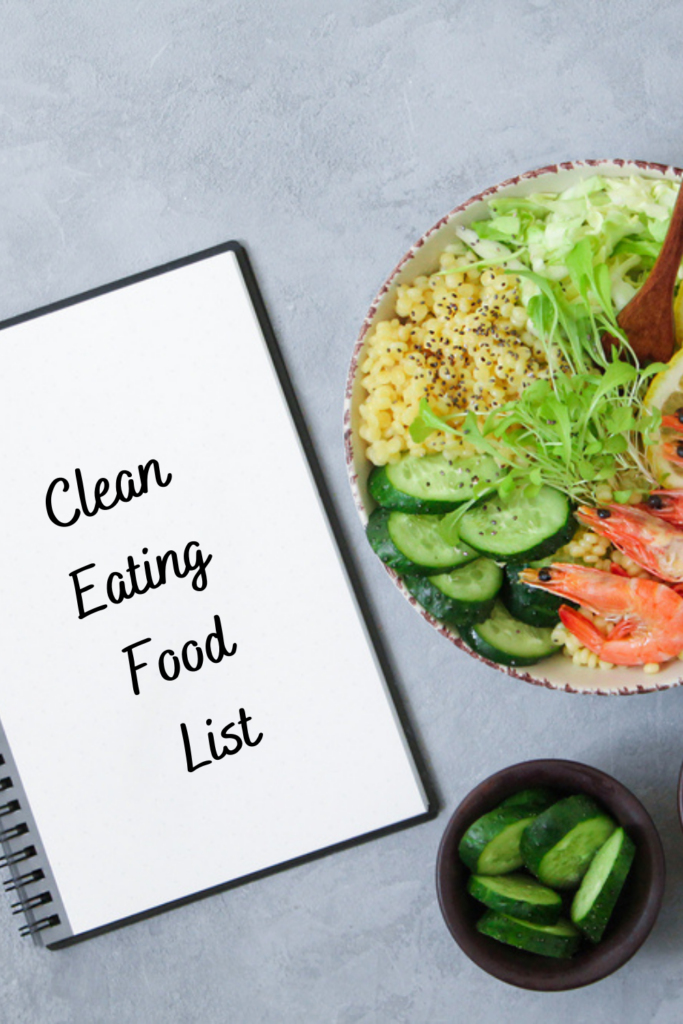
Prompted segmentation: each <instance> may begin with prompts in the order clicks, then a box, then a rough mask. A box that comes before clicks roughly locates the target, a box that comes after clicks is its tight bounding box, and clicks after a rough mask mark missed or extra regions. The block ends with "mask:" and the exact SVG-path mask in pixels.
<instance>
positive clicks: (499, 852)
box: [458, 807, 535, 875]
mask: <svg viewBox="0 0 683 1024" xmlns="http://www.w3.org/2000/svg"><path fill="white" fill-rule="evenodd" d="M534 817H535V815H534V813H533V812H529V811H528V810H527V809H526V808H525V807H497V808H496V810H495V811H490V812H489V814H485V815H484V816H483V818H479V819H478V820H477V821H475V822H474V824H473V825H470V827H469V828H468V830H467V832H465V835H464V836H463V837H462V839H461V840H460V846H459V847H458V852H459V854H460V859H461V860H462V861H463V862H464V863H465V864H466V865H467V867H468V868H469V869H470V870H471V871H474V872H475V873H476V874H480V875H505V874H507V873H508V872H509V871H516V870H517V868H521V867H522V865H523V864H524V858H523V857H522V854H521V851H520V848H519V843H520V839H521V837H522V832H523V831H524V829H525V828H526V827H527V825H529V824H530V822H532V821H533V820H534Z"/></svg>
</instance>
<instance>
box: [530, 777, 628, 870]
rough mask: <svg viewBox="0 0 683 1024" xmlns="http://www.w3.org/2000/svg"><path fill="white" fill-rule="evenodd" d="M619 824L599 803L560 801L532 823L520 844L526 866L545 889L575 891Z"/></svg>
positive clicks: (573, 798)
mask: <svg viewBox="0 0 683 1024" xmlns="http://www.w3.org/2000/svg"><path fill="white" fill-rule="evenodd" d="M616 828H617V823H616V822H615V820H614V818H612V817H611V815H609V814H606V813H605V811H604V810H603V809H602V807H600V805H599V804H598V803H596V801H595V800H593V799H591V797H589V796H584V795H583V794H578V795H576V796H568V797H565V798H564V800H558V801H557V803H555V804H553V805H552V806H551V807H549V808H548V809H547V810H546V811H542V812H541V814H539V815H538V817H537V818H535V819H534V821H533V822H530V823H529V826H528V828H526V829H525V830H524V832H523V833H522V836H521V840H520V851H521V854H522V858H523V860H524V864H525V865H526V867H527V868H528V869H529V871H531V873H532V874H534V875H536V877H537V878H538V879H539V881H541V882H543V884H544V885H549V886H551V887H552V888H554V889H575V888H576V887H577V886H578V884H579V882H580V881H581V879H582V878H583V876H584V875H585V873H586V871H587V870H588V866H589V864H590V862H591V860H592V859H593V857H594V856H595V854H596V852H597V851H598V850H599V849H600V847H601V846H602V845H603V843H605V842H606V841H607V840H608V839H609V837H610V836H611V835H612V833H613V832H614V831H615V830H616Z"/></svg>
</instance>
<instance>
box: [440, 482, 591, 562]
mask: <svg viewBox="0 0 683 1024" xmlns="http://www.w3.org/2000/svg"><path fill="white" fill-rule="evenodd" d="M577 527H578V524H577V522H576V520H575V519H574V516H573V514H572V511H571V508H570V505H569V502H568V500H567V498H566V497H565V495H564V494H562V493H561V492H560V491H556V490H555V489H554V488H553V487H545V486H544V487H541V489H540V491H539V493H538V494H537V495H536V497H534V498H525V497H524V492H523V489H522V488H518V489H517V490H516V491H514V492H513V493H512V494H511V495H510V497H509V498H507V499H506V500H505V501H503V500H502V499H500V498H498V497H493V498H488V499H487V500H486V501H485V502H483V503H482V504H481V505H475V506H474V508H471V509H469V510H468V511H467V512H465V513H464V514H463V516H462V518H461V519H460V522H459V523H458V532H459V534H460V539H461V541H462V542H463V543H464V544H469V545H470V546H471V547H473V548H475V549H476V550H477V551H481V553H482V554H483V555H489V556H490V557H491V558H496V559H499V560H500V559H502V560H504V561H505V562H515V563H517V562H529V561H534V560H535V559H537V558H545V556H546V555H550V554H552V553H553V551H557V549H558V548H559V547H562V545H563V544H566V543H567V542H568V541H569V540H571V538H572V537H573V536H574V533H575V531H576V529H577Z"/></svg>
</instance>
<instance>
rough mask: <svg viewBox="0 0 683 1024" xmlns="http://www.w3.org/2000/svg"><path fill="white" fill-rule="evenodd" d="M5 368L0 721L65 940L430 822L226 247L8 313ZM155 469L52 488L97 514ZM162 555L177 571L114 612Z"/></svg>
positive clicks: (2, 339)
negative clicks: (141, 276)
mask: <svg viewBox="0 0 683 1024" xmlns="http://www.w3.org/2000/svg"><path fill="white" fill-rule="evenodd" d="M0 359H1V367H2V370H1V372H0V389H1V394H0V424H1V428H2V436H3V439H4V443H3V445H2V451H1V453H0V467H1V478H2V481H3V489H4V502H3V512H2V525H3V530H2V540H1V542H0V543H1V544H2V574H1V578H0V599H1V602H2V604H1V607H2V621H3V662H4V664H3V670H2V672H1V673H0V717H1V718H2V723H3V726H4V729H5V732H6V734H7V736H8V739H9V743H10V746H11V748H12V753H13V756H14V759H15V761H16V764H17V766H18V770H19V774H20V776H21V779H22V782H23V785H24V787H25V790H26V791H27V793H28V796H29V800H30V804H31V810H32V812H33V815H34V817H35V819H36V822H37V824H38V828H39V832H40V836H41V839H42V841H43V843H44V845H45V848H46V850H47V854H48V857H49V861H50V864H51V867H52V870H53V872H54V875H55V877H56V879H57V883H58V888H59V892H60V895H61V898H62V901H63V904H64V906H65V908H66V911H67V914H68V918H69V924H70V926H71V929H72V930H73V932H74V933H80V932H84V931H88V930H90V929H93V928H97V927H100V926H103V925H106V924H108V923H110V922H112V921H115V920H118V919H121V918H123V917H126V916H129V915H132V914H136V913H140V912H142V911H144V910H146V909H149V908H153V907H156V906H158V905H161V904H164V903H167V902H169V901H172V900H175V899H179V898H182V897H184V896H187V895H189V894H191V893H194V892H199V891H201V890H203V889H206V888H209V887H211V886H214V885H219V884H222V883H225V882H228V881H230V880H232V879H237V878H240V877H241V876H244V875H247V874H250V873H252V872H256V871H259V870H261V869H264V868H268V867H271V866H273V865H275V864H279V863H282V862H284V861H287V860H289V859H291V858H295V857H299V856H302V855H305V854H307V853H311V852H313V851H316V850H319V849H322V848H325V847H327V846H330V845H332V844H336V843H339V842H342V841H344V840H347V839H351V838H353V837H356V836H360V835H363V834H364V833H367V832H370V831H373V830H375V829H379V828H382V827H384V826H388V825H392V824H395V823H398V822H401V821H404V820H406V819H410V818H412V817H415V816H418V815H421V814H422V813H423V812H424V811H425V808H426V801H425V795H424V792H423V789H422V786H421V783H420V781H419V778H418V776H417V773H416V771H415V767H414V765H413V762H412V759H411V756H410V754H409V752H408V750H407V747H406V743H405V739H404V737H403V734H402V731H401V728H400V726H399V725H398V722H397V719H396V713H395V709H394V707H393V705H392V703H391V700H390V698H389V696H388V693H387V690H386V684H385V682H384V680H383V678H382V676H381V674H380V672H379V670H378V668H377V665H376V663H375V659H374V655H373V652H372V650H371V648H370V646H369V644H368V641H367V639H366V635H365V630H364V626H363V623H362V620H361V618H360V616H359V614H358V612H357V609H356V607H355V603H354V601H353V599H352V597H351V594H350V590H349V587H348V584H347V581H346V577H345V574H344V572H343V570H342V567H341V563H340V559H339V556H338V553H337V550H336V547H335V545H334V542H333V540H332V537H331V534H330V531H329V527H328V524H327V521H326V519H325V517H324V514H323V512H322V509H321V505H320V502H319V499H318V494H317V491H316V489H315V487H314V485H313V483H312V480H311V476H310V472H309V468H308V465H307V463H306V462H305V459H304V457H303V455H302V451H301V448H300V443H299V438H298V436H297V433H296V430H295V429H294V427H293V425H292V422H291V418H290V414H289V410H288V407H287V405H286V402H285V401H284V399H283V396H282V393H281V390H280V385H279V382H278V380H277V376H276V374H275V372H274V370H273V367H272V364H271V361H270V357H269V354H268V352H267V349H266V346H265V343H264V340H263V337H262V333H261V330H260V327H259V324H258V321H257V318H256V316H255V314H254V311H253V308H252V305H251V301H250V298H249V294H248V291H247V289H246V286H245V284H244V281H243V278H242V275H241V272H240V269H239V266H238V263H237V259H236V256H235V254H234V252H232V251H226V252H222V253H220V254H218V255H214V256H211V257H210V258H207V259H203V260H201V261H198V262H195V263H190V264H188V265H186V266H183V267H181V268H179V269H175V270H172V271H170V272H167V273H162V274H159V275H158V276H153V277H149V278H147V279H145V280H143V281H142V282H139V283H136V284H134V285H131V286H127V287H124V288H121V289H118V290H115V291H111V292H108V293H106V294H104V295H101V296H98V297H97V298H95V299H90V300H88V301H85V302H80V303H77V304H75V305H72V306H69V307H66V308H63V309H60V310H58V311H56V312H53V313H51V314H49V315H45V316H40V317H38V318H36V319H32V320H28V321H26V322H23V323H20V324H18V325H16V326H13V327H10V328H8V329H6V330H4V331H2V332H0ZM333 397H334V396H330V399H333ZM150 460H156V464H157V465H158V467H159V468H158V472H157V471H156V469H155V467H154V465H153V464H152V465H151V466H150V469H149V471H148V474H147V479H148V487H147V491H146V493H143V494H141V495H140V496H138V497H135V498H133V499H132V500H130V501H128V502H123V501H119V502H118V504H116V505H115V506H114V507H112V508H109V509H100V510H99V511H97V513H96V514H95V515H91V516H86V515H85V514H84V512H83V511H81V512H80V515H79V517H78V519H77V520H76V521H75V522H73V523H72V524H71V525H69V526H62V525H57V524H56V523H55V522H53V521H52V520H51V519H50V517H49V515H48V508H47V503H46V495H47V492H48V488H49V486H50V484H51V483H52V482H53V481H58V482H57V483H56V484H54V486H53V488H52V492H51V494H52V498H51V503H50V507H51V511H52V514H53V516H54V517H55V518H56V519H58V520H59V521H60V522H68V521H69V519H70V518H72V517H73V516H74V514H75V512H76V511H77V510H78V509H80V508H81V505H80V499H79V495H78V492H77V481H76V477H75V470H76V469H77V468H78V469H79V470H80V472H81V478H82V481H83V489H84V493H85V496H86V505H87V506H88V507H89V508H90V509H91V510H92V508H93V506H94V491H95V485H96V482H97V480H98V479H100V478H106V479H107V480H108V481H109V483H110V485H111V487H112V489H113V487H114V485H115V481H116V477H117V474H118V473H119V472H120V471H122V470H128V471H129V472H130V473H131V474H132V477H133V480H134V482H135V483H136V485H139V482H140V477H139V471H138V466H140V465H147V464H149V463H150ZM169 474H170V475H171V479H170V481H168V482H166V481H167V480H168V475H169ZM127 479H128V478H125V479H124V478H122V489H123V491H124V493H126V494H127V487H128V484H127V483H126V481H127ZM65 481H66V482H67V483H68V484H69V489H68V490H66V489H65V484H64V482H65ZM159 481H161V482H164V485H163V486H162V485H161V484H160V482H159ZM112 493H113V490H110V491H109V492H108V493H107V494H105V495H104V496H103V498H102V501H103V503H104V504H109V502H110V501H111V497H112ZM191 542H195V543H194V545H191V546H190V547H189V548H187V545H190V543H191ZM143 548H147V554H146V555H145V554H144V553H143V550H142V549H143ZM186 548H187V558H186V559H185V552H186ZM169 551H175V552H176V554H177V556H178V560H179V569H180V570H181V571H183V572H184V571H185V570H186V569H187V567H188V566H189V567H190V569H189V571H188V572H187V574H186V575H185V576H184V577H183V578H180V577H178V576H176V575H175V572H174V571H173V569H172V568H169V570H168V578H167V580H166V582H165V583H164V584H163V585H160V586H158V587H156V588H155V589H150V590H149V591H148V592H146V593H138V594H135V595H134V596H133V597H131V598H127V599H124V600H122V601H120V603H112V601H111V600H110V599H109V596H110V595H109V594H108V591H107V580H108V578H109V577H110V575H111V574H112V573H116V572H118V573H119V574H120V576H121V577H122V578H123V580H119V579H118V577H113V578H112V583H111V586H110V593H111V595H113V597H114V598H116V597H117V596H118V595H119V589H118V588H119V586H120V584H121V582H123V583H124V584H125V585H126V587H127V589H128V590H129V589H130V587H131V586H132V584H131V582H130V575H129V573H128V572H127V567H128V557H129V556H133V560H134V563H135V564H138V565H140V566H141V567H142V570H144V566H143V561H144V559H145V557H146V558H147V560H148V561H149V563H150V566H151V568H150V573H151V577H152V578H154V575H155V573H156V572H157V570H156V556H157V555H164V554H166V553H167V552H169ZM200 552H201V555H200ZM209 555H210V556H211V559H210V561H208V564H204V568H203V570H202V564H203V563H206V561H207V559H208V556H209ZM169 557H170V556H169ZM169 565H170V563H169ZM86 566H92V568H87V569H86V568H85V567H86ZM78 570H80V571H78ZM74 572H75V573H76V575H75V576H72V575H70V574H72V573H74ZM203 573H204V574H205V580H203V579H202V575H203ZM135 575H136V577H137V578H138V580H139V581H140V582H139V587H140V589H142V586H143V584H144V571H141V570H135ZM195 577H196V583H197V586H196V587H193V584H192V580H193V578H195ZM203 582H205V586H204V587H203V589H202V583H203ZM77 584H78V585H79V586H80V588H81V590H80V601H81V605H82V608H81V610H82V611H83V612H85V614H84V615H83V617H81V618H79V601H78V598H79V595H78V594H77ZM86 587H90V588H91V589H89V590H86V589H85V588H86ZM100 605H104V606H105V607H104V608H102V609H100V610H99V611H93V609H94V608H97V607H98V606H100ZM215 616H218V617H219V619H220V623H221V627H222V631H223V639H224V645H225V646H224V650H225V652H227V651H230V650H233V645H235V647H234V650H233V653H232V654H229V655H228V654H227V653H225V654H224V656H223V657H222V660H220V661H216V662H212V661H210V660H209V658H208V657H207V654H206V640H207V636H208V635H209V634H210V633H212V632H214V631H215V629H214V626H215V619H214V617H215ZM146 638H150V639H149V642H148V643H146V644H144V645H141V646H139V647H137V648H134V649H133V660H134V662H135V664H139V663H142V662H146V666H145V667H140V668H138V669H137V670H136V675H137V678H136V680H135V684H136V686H135V687H134V685H133V684H134V679H133V674H132V673H131V669H130V664H129V656H128V654H127V653H124V651H123V649H124V648H126V647H128V646H129V645H132V644H134V643H136V642H138V641H141V640H144V639H146ZM190 640H192V641H195V642H196V643H197V645H198V647H199V649H201V650H202V653H203V658H204V662H203V664H202V667H201V668H200V669H199V670H197V671H194V672H192V671H189V670H188V669H187V668H186V667H184V666H183V665H182V662H181V661H180V655H181V651H182V648H183V645H184V644H185V643H186V642H187V641H190ZM164 650H172V651H174V652H175V655H176V656H177V657H178V659H179V664H180V672H179V675H178V677H177V678H176V679H175V680H174V679H164V678H163V677H162V676H161V674H160V672H159V668H158V659H159V656H160V655H161V653H162V652H163V651H164ZM197 650H198V648H197V647H194V646H190V647H188V648H187V652H186V657H187V660H188V663H189V664H194V663H195V662H196V660H197V657H198V655H197ZM209 650H210V651H211V652H212V653H213V655H214V657H216V658H217V656H218V654H219V653H220V650H221V648H220V646H219V642H218V638H214V640H213V641H212V642H211V644H210V645H209ZM163 664H164V666H165V668H166V671H167V674H169V675H172V674H173V672H174V662H173V658H172V656H171V655H167V656H166V659H165V661H164V663H163ZM135 688H137V689H138V690H139V692H138V693H136V692H135ZM241 709H243V715H242V720H241V721H240V717H239V716H240V711H241ZM208 719H210V720H211V725H210V726H207V724H206V723H207V720H208ZM230 723H234V724H233V725H232V726H230V729H229V733H230V734H231V735H236V736H237V740H235V739H222V738H221V729H222V728H223V727H226V726H229V725H230ZM181 725H184V727H185V738H184V737H183V731H182V730H181ZM210 731H211V733H212V735H213V737H214V747H215V751H216V753H218V754H220V753H221V751H222V750H223V748H224V747H228V748H229V749H231V750H234V751H235V752H234V753H230V754H228V755H226V756H223V757H221V758H220V759H218V760H215V759H214V758H213V756H212V753H211V749H210V745H209V732H210ZM259 737H260V739H259ZM238 740H239V741H241V746H240V749H236V748H237V746H238ZM204 761H206V762H207V763H205V764H201V766H199V765H200V763H201V762H204ZM190 765H192V767H193V770H192V771H190V770H188V768H189V766H190ZM47 940H48V941H49V937H47Z"/></svg>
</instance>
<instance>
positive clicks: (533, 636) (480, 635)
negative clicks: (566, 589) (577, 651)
mask: <svg viewBox="0 0 683 1024" xmlns="http://www.w3.org/2000/svg"><path fill="white" fill-rule="evenodd" d="M552 632H553V631H552V629H550V628H549V627H545V626H529V625H528V624H527V623H525V622H520V621H519V620H518V619H513V617H512V616H511V615H510V613H509V612H508V610H507V609H506V607H505V605H504V604H502V602H501V601H497V602H496V603H495V605H494V606H493V610H492V612H491V614H490V616H489V617H488V619H486V621H485V622H479V623H477V624H476V625H474V626H465V627H463V628H462V630H461V631H460V635H461V637H462V639H463V640H464V641H465V643H466V644H468V645H469V646H470V647H471V648H472V650H474V651H476V652H477V653H478V654H481V655H482V657H484V658H488V660H489V661H495V662H496V663H497V664H499V665H535V664H536V662H537V661H540V660H541V659H542V658H548V657H550V655H551V654H555V652H556V651H558V650H559V649H560V648H559V645H558V644H556V643H553V641H552Z"/></svg>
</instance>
